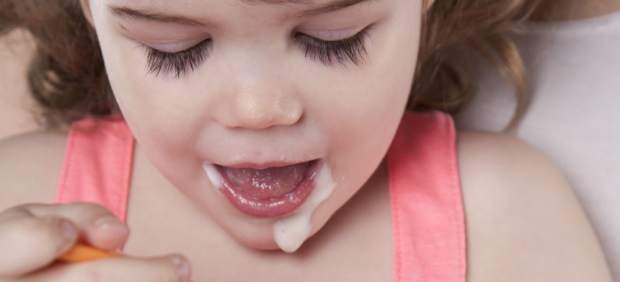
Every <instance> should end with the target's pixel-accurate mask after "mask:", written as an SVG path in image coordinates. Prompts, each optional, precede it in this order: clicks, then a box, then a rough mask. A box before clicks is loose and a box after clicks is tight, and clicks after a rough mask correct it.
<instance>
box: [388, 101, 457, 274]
mask: <svg viewBox="0 0 620 282" xmlns="http://www.w3.org/2000/svg"><path fill="white" fill-rule="evenodd" d="M456 151H457V150H456V130H455V127H454V122H453V120H452V118H451V117H450V116H449V115H447V114H445V113H442V112H438V111H433V112H423V113H421V112H415V113H414V112H408V113H406V114H405V116H404V117H403V120H402V122H401V125H400V127H399V129H398V132H397V134H396V137H395V138H394V141H393V143H392V146H391V148H390V151H389V152H388V171H389V187H390V199H391V204H392V222H393V232H394V244H395V248H394V249H395V251H396V252H395V259H394V267H395V269H394V281H395V282H405V281H407V282H413V281H416V282H465V281H466V272H467V270H466V269H467V262H466V258H467V254H466V230H465V215H464V205H463V199H462V192H461V185H460V178H459V173H458V162H457V152H456Z"/></svg>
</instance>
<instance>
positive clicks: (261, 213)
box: [218, 161, 321, 218]
mask: <svg viewBox="0 0 620 282" xmlns="http://www.w3.org/2000/svg"><path fill="white" fill-rule="evenodd" d="M320 168H321V164H320V162H319V161H312V162H311V164H310V167H309V168H308V170H307V171H306V175H305V176H304V179H303V180H302V181H301V182H300V183H299V185H298V186H297V188H295V190H293V191H291V192H289V193H287V194H284V195H282V196H279V197H275V198H270V199H267V200H255V199H251V198H249V197H246V196H244V195H243V194H241V193H239V192H238V191H236V190H234V189H232V188H231V185H230V183H229V182H228V181H227V180H226V179H225V178H224V177H222V187H221V188H222V189H220V191H221V192H222V193H223V194H224V196H225V197H226V198H227V199H228V201H230V203H231V204H233V206H235V207H236V208H237V209H239V210H240V211H241V212H243V213H245V214H248V215H250V216H254V217H261V218H274V217H280V216H286V215H288V214H290V213H293V212H294V211H295V210H297V209H298V208H299V207H300V206H301V205H302V204H303V203H304V202H305V201H306V199H307V198H308V196H309V195H310V194H311V193H312V191H313V190H314V187H315V178H316V175H317V174H318V171H319V169H320ZM218 172H219V170H218ZM220 175H221V173H220Z"/></svg>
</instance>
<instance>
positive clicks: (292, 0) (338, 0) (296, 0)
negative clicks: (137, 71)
mask: <svg viewBox="0 0 620 282" xmlns="http://www.w3.org/2000/svg"><path fill="white" fill-rule="evenodd" d="M240 1H241V2H243V3H247V4H257V3H266V4H294V5H300V4H301V5H310V4H312V3H313V1H312V0H240ZM376 1H377V0H335V1H332V2H330V3H327V4H324V5H322V6H319V7H316V8H312V9H310V10H305V11H302V12H301V14H300V15H296V16H299V17H307V16H313V15H319V14H325V13H329V12H334V11H338V10H342V9H345V8H348V7H351V6H355V5H358V4H360V3H365V2H376ZM109 8H110V10H111V11H112V14H114V15H116V16H118V17H122V18H129V19H134V20H146V21H156V22H163V23H177V24H182V25H205V23H204V22H201V21H198V20H195V19H192V18H188V17H184V16H179V15H173V14H165V13H160V12H155V11H149V10H140V9H134V8H129V7H123V6H110V7H109Z"/></svg>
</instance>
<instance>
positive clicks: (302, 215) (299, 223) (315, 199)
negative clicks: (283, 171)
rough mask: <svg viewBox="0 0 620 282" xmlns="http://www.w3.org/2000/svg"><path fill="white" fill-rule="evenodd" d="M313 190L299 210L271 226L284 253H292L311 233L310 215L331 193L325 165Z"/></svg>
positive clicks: (330, 178) (329, 173)
mask: <svg viewBox="0 0 620 282" xmlns="http://www.w3.org/2000/svg"><path fill="white" fill-rule="evenodd" d="M314 185H315V188H314V191H312V194H310V196H309V197H308V199H306V202H305V203H304V204H303V205H302V206H301V207H299V210H298V211H297V212H296V213H294V214H292V215H290V216H288V217H285V218H283V219H280V220H278V221H276V223H274V225H273V237H274V241H275V242H276V244H278V247H280V249H281V250H282V251H284V252H287V253H293V252H295V251H297V249H299V247H301V245H302V244H303V243H304V242H305V241H306V240H307V239H308V237H309V236H310V232H312V224H311V222H310V221H311V219H312V214H313V213H314V211H315V210H316V208H317V207H318V206H319V204H320V203H322V202H323V201H325V200H326V199H327V198H328V197H329V196H330V195H331V194H332V192H333V190H334V187H335V186H336V183H335V182H334V180H333V178H332V175H331V170H330V169H329V167H328V165H327V163H323V165H322V166H321V170H320V171H319V174H318V175H317V176H316V178H315V183H314Z"/></svg>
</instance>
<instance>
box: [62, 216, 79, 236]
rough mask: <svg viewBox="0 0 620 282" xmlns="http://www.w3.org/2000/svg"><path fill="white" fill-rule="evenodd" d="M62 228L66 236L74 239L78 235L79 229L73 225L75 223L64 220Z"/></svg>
mask: <svg viewBox="0 0 620 282" xmlns="http://www.w3.org/2000/svg"><path fill="white" fill-rule="evenodd" d="M60 228H61V229H62V235H63V236H65V238H67V239H70V240H72V239H73V238H75V237H76V236H77V229H75V227H74V226H73V224H71V223H69V222H67V221H63V222H61V223H60Z"/></svg>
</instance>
